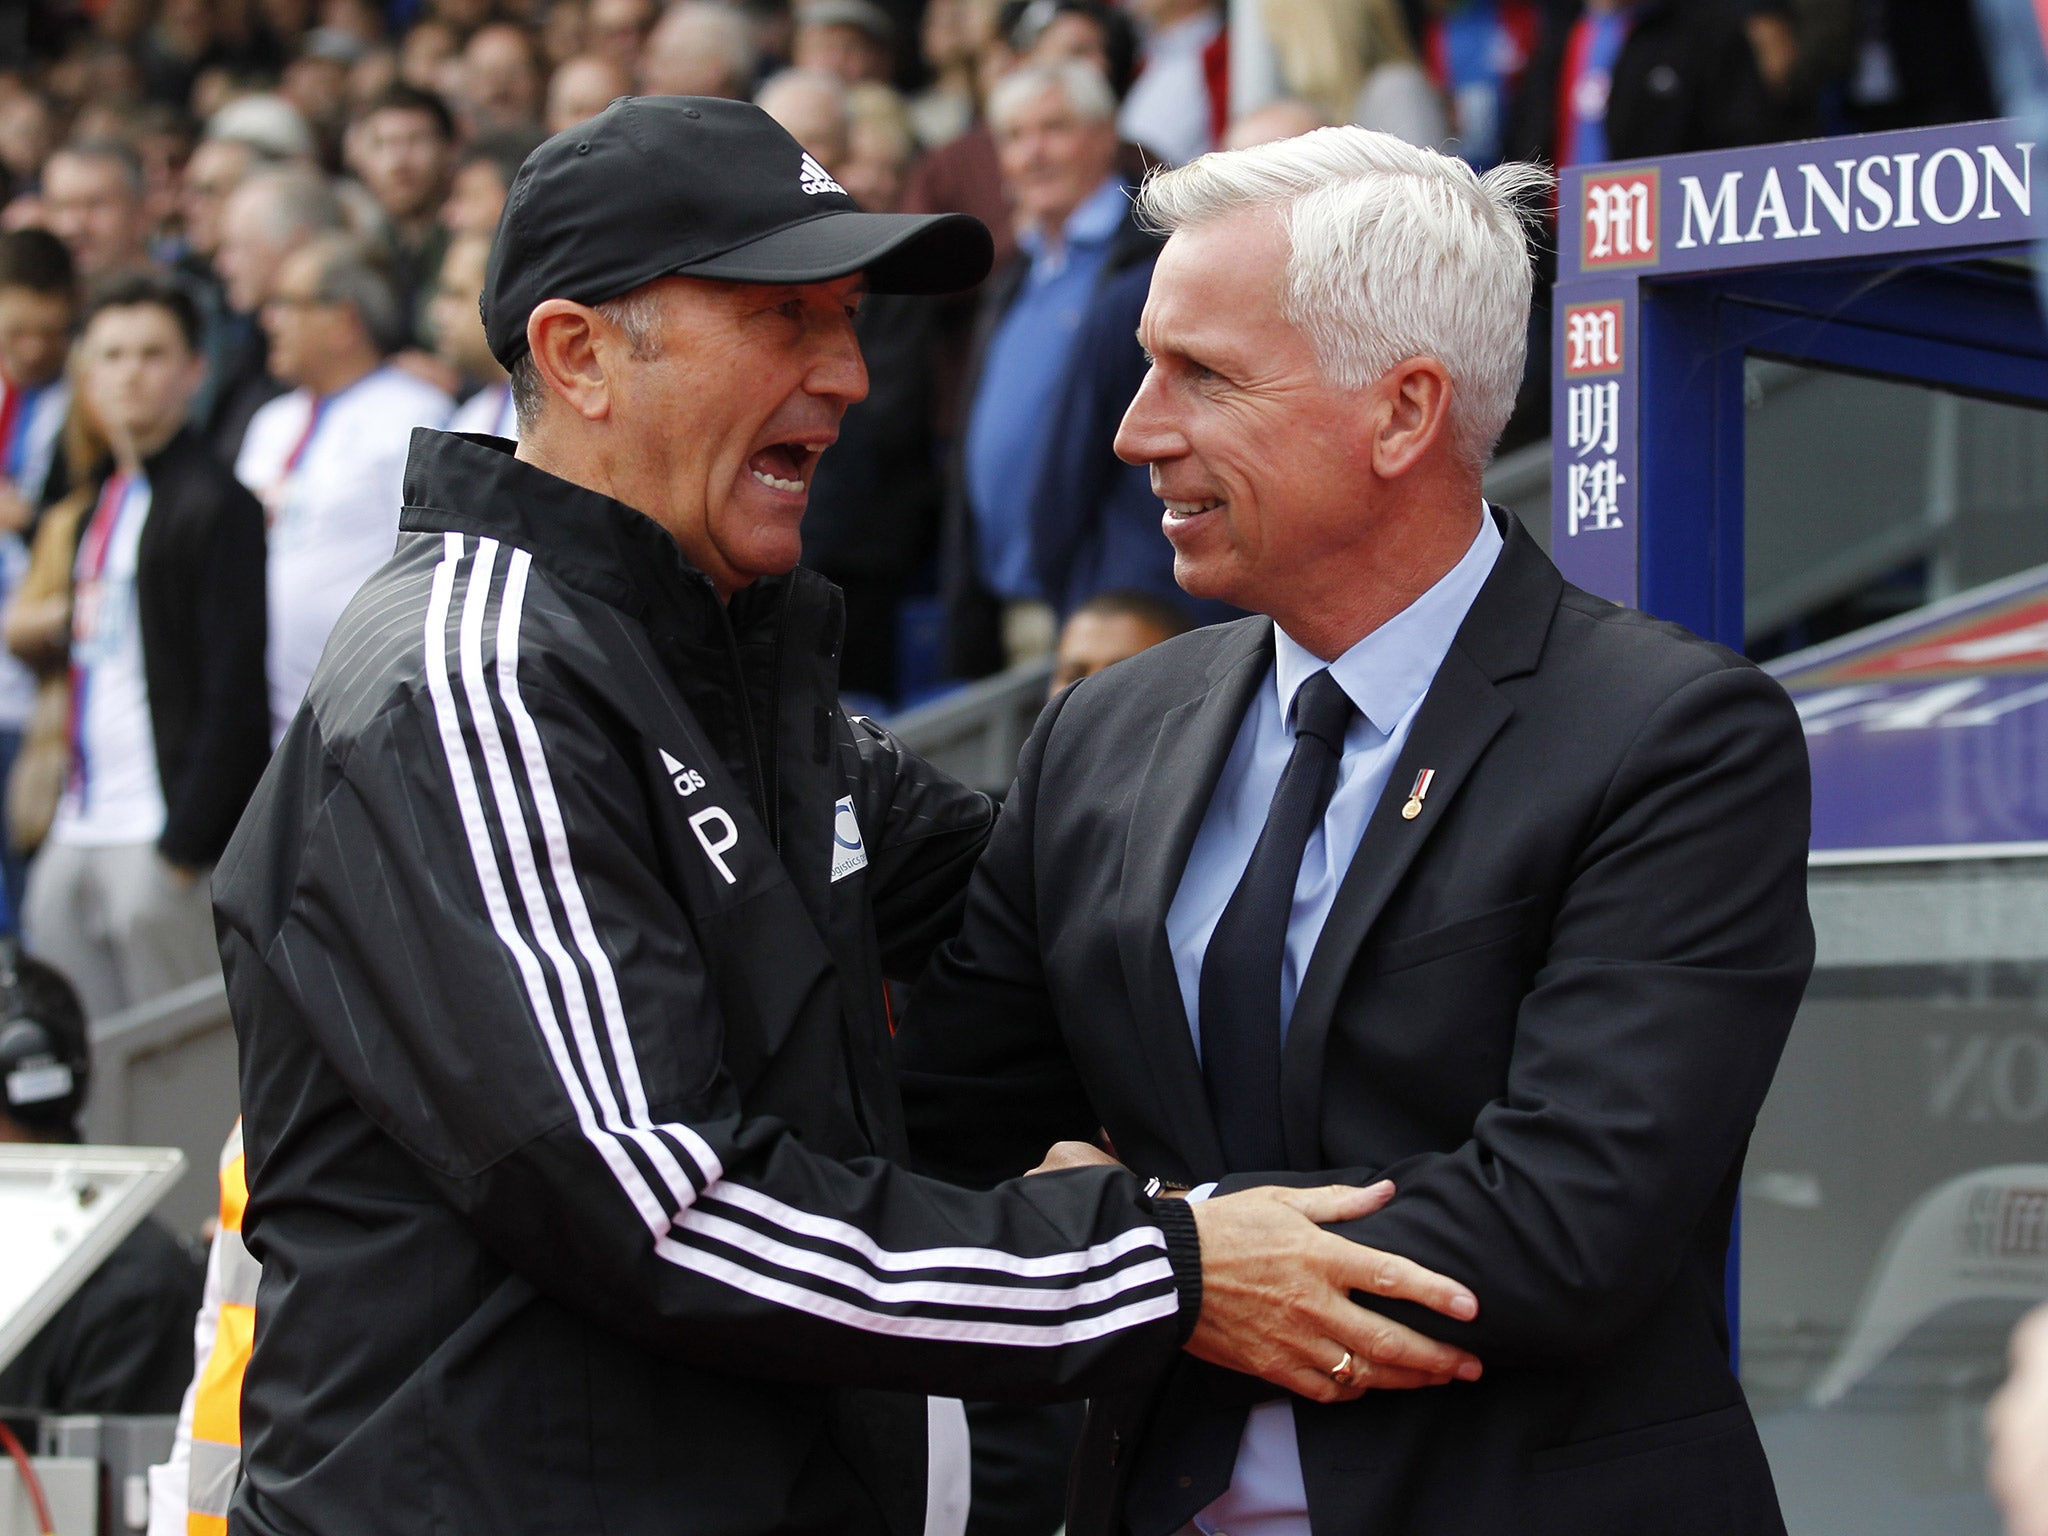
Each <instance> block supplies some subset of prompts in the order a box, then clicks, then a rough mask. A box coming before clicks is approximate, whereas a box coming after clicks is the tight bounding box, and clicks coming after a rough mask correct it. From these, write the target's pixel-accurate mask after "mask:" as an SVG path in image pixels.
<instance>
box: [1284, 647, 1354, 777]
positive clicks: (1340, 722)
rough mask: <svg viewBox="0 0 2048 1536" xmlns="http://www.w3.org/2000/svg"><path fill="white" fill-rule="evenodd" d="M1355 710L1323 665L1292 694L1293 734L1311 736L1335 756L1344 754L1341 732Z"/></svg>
mask: <svg viewBox="0 0 2048 1536" xmlns="http://www.w3.org/2000/svg"><path fill="white" fill-rule="evenodd" d="M1357 712H1358V710H1357V706H1356V705H1354V704H1353V703H1352V702H1351V695H1350V694H1348V693H1346V692H1345V691H1344V685H1343V684H1342V683H1340V682H1338V681H1337V679H1336V678H1335V677H1334V676H1332V675H1331V673H1330V669H1329V668H1327V667H1325V668H1324V669H1323V670H1322V671H1320V672H1318V673H1316V674H1315V675H1314V676H1313V677H1311V678H1310V679H1309V680H1308V681H1307V682H1305V683H1303V684H1302V685H1301V688H1300V689H1299V691H1297V692H1296V693H1295V695H1294V734H1295V736H1296V738H1297V739H1298V738H1300V737H1303V736H1313V737H1315V739H1316V740H1317V741H1320V742H1321V743H1322V744H1323V745H1324V746H1326V747H1328V748H1329V749H1330V750H1331V751H1332V752H1333V753H1335V754H1336V755H1337V756H1339V757H1342V756H1343V755H1344V733H1345V732H1346V731H1347V730H1349V729H1350V728H1351V717H1352V716H1353V715H1354V714H1356V713H1357Z"/></svg>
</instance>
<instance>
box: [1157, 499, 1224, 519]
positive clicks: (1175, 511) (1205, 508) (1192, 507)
mask: <svg viewBox="0 0 2048 1536" xmlns="http://www.w3.org/2000/svg"><path fill="white" fill-rule="evenodd" d="M1222 505H1223V499H1222V498H1221V497H1215V498H1212V499H1211V500H1208V501H1169V502H1167V503H1166V517H1167V520H1168V521H1169V522H1176V523H1180V522H1186V521H1187V520H1188V519H1190V518H1195V517H1200V516H1201V515H1202V514H1203V513H1204V512H1214V511H1215V510H1216V509H1217V508H1218V507H1220V506H1222Z"/></svg>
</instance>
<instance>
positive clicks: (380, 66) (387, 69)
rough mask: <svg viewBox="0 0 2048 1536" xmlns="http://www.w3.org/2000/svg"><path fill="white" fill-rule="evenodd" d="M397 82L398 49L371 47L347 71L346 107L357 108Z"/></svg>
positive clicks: (353, 109)
mask: <svg viewBox="0 0 2048 1536" xmlns="http://www.w3.org/2000/svg"><path fill="white" fill-rule="evenodd" d="M397 84H399V78H398V50H397V49H396V48H372V49H370V50H369V51H368V52H366V53H365V54H364V55H363V56H362V57H361V58H360V59H357V60H356V62H355V67H354V68H353V69H351V70H350V71H349V72H348V109H349V111H350V112H355V111H357V110H359V109H360V108H361V107H362V105H363V103H364V102H366V101H369V100H370V99H371V98H372V97H376V96H382V95H383V94H384V93H385V92H386V91H388V90H390V89H391V87H393V86H394V85H397Z"/></svg>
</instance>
